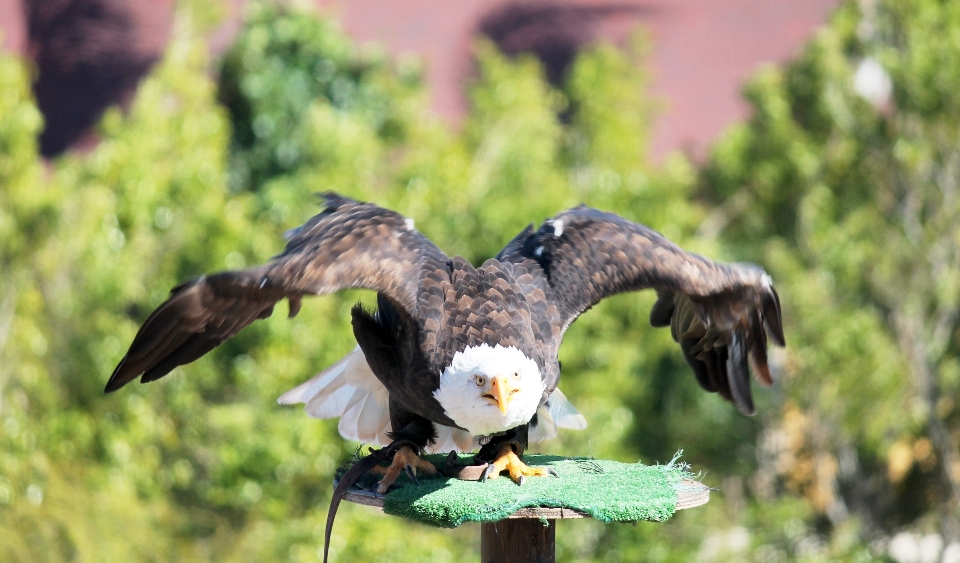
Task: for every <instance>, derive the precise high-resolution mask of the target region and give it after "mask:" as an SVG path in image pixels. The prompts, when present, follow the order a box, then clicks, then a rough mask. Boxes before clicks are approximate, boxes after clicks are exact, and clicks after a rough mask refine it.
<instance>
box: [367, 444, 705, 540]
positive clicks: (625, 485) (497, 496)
mask: <svg viewBox="0 0 960 563" xmlns="http://www.w3.org/2000/svg"><path fill="white" fill-rule="evenodd" d="M427 459H428V460H430V461H432V462H433V463H434V464H435V465H436V466H437V467H441V468H442V467H443V464H444V461H445V456H427ZM524 462H525V463H527V464H528V465H532V466H538V465H539V466H550V467H553V468H554V469H555V470H556V471H557V473H559V475H560V477H559V478H554V477H532V478H528V479H527V480H526V482H525V483H524V485H523V486H522V487H521V486H518V485H516V484H515V483H514V482H513V481H511V480H510V478H509V477H508V476H506V475H502V476H500V477H498V478H496V479H490V480H488V481H487V482H486V483H480V482H477V481H461V480H459V479H451V478H446V477H435V478H421V479H420V485H419V486H417V485H414V484H413V483H412V482H410V481H408V480H406V476H402V477H401V479H399V480H398V481H397V482H396V484H395V487H396V488H394V489H391V491H390V492H389V493H387V495H386V496H385V497H384V499H383V511H384V512H385V513H387V514H393V515H396V516H404V517H406V518H410V519H413V520H416V521H418V522H422V523H425V524H430V525H434V526H441V527H445V528H454V527H456V526H459V525H460V524H462V523H464V522H491V521H496V520H501V519H503V518H505V517H506V516H509V515H510V514H512V513H514V512H516V511H517V510H518V509H521V508H527V507H534V506H542V507H550V508H560V507H563V508H572V509H575V510H579V511H581V512H584V513H587V514H589V515H590V516H592V517H593V518H596V519H597V520H600V521H602V522H636V521H638V520H653V521H658V522H660V521H663V520H666V519H668V518H670V517H671V516H672V515H673V513H674V510H675V509H676V503H677V489H678V487H679V486H680V482H681V481H682V480H683V479H685V478H690V477H691V475H690V474H689V473H688V472H687V471H686V469H685V468H684V467H683V466H682V465H677V464H674V463H673V462H671V463H670V464H668V465H655V466H649V465H642V464H639V463H632V464H631V463H620V462H616V461H606V460H599V459H588V458H564V457H558V456H550V455H527V456H525V457H524Z"/></svg>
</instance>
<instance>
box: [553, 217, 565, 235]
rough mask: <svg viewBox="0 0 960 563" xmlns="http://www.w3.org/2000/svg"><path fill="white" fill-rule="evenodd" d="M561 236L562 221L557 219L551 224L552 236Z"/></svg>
mask: <svg viewBox="0 0 960 563" xmlns="http://www.w3.org/2000/svg"><path fill="white" fill-rule="evenodd" d="M562 234H563V219H557V220H555V221H554V222H553V236H555V237H558V236H560V235H562Z"/></svg>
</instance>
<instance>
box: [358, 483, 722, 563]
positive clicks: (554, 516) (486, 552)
mask: <svg viewBox="0 0 960 563" xmlns="http://www.w3.org/2000/svg"><path fill="white" fill-rule="evenodd" d="M675 490H676V493H677V501H676V508H675V510H683V509H687V508H694V507H697V506H702V505H704V504H706V503H707V501H709V500H710V488H709V487H707V486H706V485H704V484H703V483H700V482H698V481H694V480H692V479H683V480H682V481H681V482H680V483H679V484H678V486H677V487H676V488H675ZM344 500H347V501H349V502H353V503H357V504H363V505H366V506H373V507H377V508H380V509H381V510H382V509H383V504H384V498H383V497H382V496H377V495H375V494H374V493H372V492H369V491H361V490H357V491H350V492H348V493H347V494H346V496H345V497H344ZM589 517H590V515H589V514H587V513H585V512H581V511H579V510H574V509H572V508H554V507H526V508H520V509H519V510H516V511H515V512H513V513H511V514H509V515H507V516H506V517H505V518H503V519H502V520H498V521H494V522H481V523H480V560H481V561H482V562H483V563H553V562H554V561H555V559H556V533H557V526H556V524H549V525H544V524H545V523H544V520H565V519H576V518H589Z"/></svg>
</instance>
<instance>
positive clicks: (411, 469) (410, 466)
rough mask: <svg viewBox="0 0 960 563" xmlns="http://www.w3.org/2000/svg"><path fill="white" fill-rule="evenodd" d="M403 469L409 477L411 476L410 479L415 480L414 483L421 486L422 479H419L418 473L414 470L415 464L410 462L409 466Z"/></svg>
mask: <svg viewBox="0 0 960 563" xmlns="http://www.w3.org/2000/svg"><path fill="white" fill-rule="evenodd" d="M403 470H404V471H406V472H407V477H409V478H410V480H411V481H413V484H414V485H416V486H418V487H419V486H420V481H418V480H417V474H416V473H414V472H413V466H412V465H410V464H409V463H408V464H407V466H406V467H404V468H403Z"/></svg>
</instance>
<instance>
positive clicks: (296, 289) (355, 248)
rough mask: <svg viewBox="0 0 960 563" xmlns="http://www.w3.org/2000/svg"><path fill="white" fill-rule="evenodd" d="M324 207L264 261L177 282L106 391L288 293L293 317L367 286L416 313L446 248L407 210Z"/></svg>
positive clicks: (168, 365) (146, 374) (188, 354)
mask: <svg viewBox="0 0 960 563" xmlns="http://www.w3.org/2000/svg"><path fill="white" fill-rule="evenodd" d="M323 198H324V206H325V208H324V210H323V211H322V212H321V213H319V214H318V215H315V216H314V217H313V218H311V219H310V220H309V221H307V222H306V223H305V224H304V225H303V226H301V227H300V228H298V229H296V230H295V231H293V232H292V233H290V234H289V237H290V238H289V240H288V242H287V246H286V248H285V249H284V251H283V252H282V253H281V254H279V255H277V256H276V257H274V259H273V260H272V261H271V262H269V263H268V264H265V265H263V266H260V267H257V268H250V269H246V270H238V271H230V272H221V273H218V274H212V275H207V276H203V277H200V278H197V279H195V280H192V281H189V282H187V283H184V284H182V285H180V286H177V287H175V288H174V289H173V290H172V291H171V292H170V293H171V295H170V297H169V299H167V300H166V301H165V302H164V303H163V304H162V305H160V306H159V307H158V308H157V310H156V311H154V312H153V313H152V314H151V315H150V317H149V318H147V320H146V321H145V322H144V323H143V326H142V327H140V331H139V332H138V333H137V336H136V337H135V338H134V340H133V344H131V345H130V350H129V351H128V352H127V354H126V355H125V356H124V357H123V359H122V360H121V361H120V364H119V365H118V366H117V368H116V369H115V370H114V372H113V375H112V376H111V377H110V381H109V382H108V383H107V386H106V389H105V391H106V392H107V393H109V392H112V391H115V390H117V389H119V388H120V387H123V386H124V385H126V384H127V383H129V382H130V381H132V380H133V379H135V378H136V377H137V376H138V375H140V374H143V377H142V378H141V382H144V383H145V382H147V381H153V380H155V379H158V378H160V377H163V376H164V375H166V374H167V373H169V372H170V371H171V370H173V369H174V368H175V367H177V366H180V365H184V364H187V363H190V362H192V361H194V360H196V359H197V358H199V357H200V356H203V355H204V354H206V353H207V352H209V351H210V350H212V349H214V348H216V347H217V346H219V345H220V344H221V343H223V342H224V341H225V340H227V339H228V338H230V337H232V336H233V335H235V334H237V333H238V332H240V330H241V329H242V328H243V327H245V326H247V325H249V324H250V323H252V322H253V321H255V320H257V319H262V318H266V317H268V316H270V314H271V313H272V312H273V306H274V305H275V304H276V303H277V302H278V301H280V300H282V299H284V298H287V299H288V300H289V302H290V316H294V315H296V314H297V312H298V311H299V309H300V300H301V298H302V297H303V296H304V295H308V294H316V295H322V294H326V293H333V292H335V291H338V290H341V289H346V288H366V289H373V290H376V291H378V292H381V293H382V294H383V295H385V296H386V297H387V298H388V299H390V300H391V301H393V302H394V303H396V304H397V305H398V306H400V307H403V308H404V309H406V310H407V311H408V312H411V313H412V312H413V311H415V309H416V304H417V286H418V285H419V281H420V273H421V269H422V268H423V265H424V264H425V263H426V262H427V261H434V262H436V261H439V262H441V263H444V262H445V261H446V260H447V258H446V255H445V254H444V253H443V252H442V251H441V250H440V249H439V248H437V247H436V246H435V245H434V244H433V243H432V242H430V241H429V240H428V239H427V238H426V237H424V236H423V235H421V234H420V233H419V232H417V231H416V230H415V229H414V228H413V223H412V221H409V220H407V219H405V218H404V217H403V216H401V215H399V214H397V213H394V212H393V211H388V210H386V209H382V208H380V207H377V206H375V205H371V204H368V203H360V202H356V201H353V200H351V199H347V198H344V197H340V196H338V195H336V194H332V193H328V194H324V195H323Z"/></svg>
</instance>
